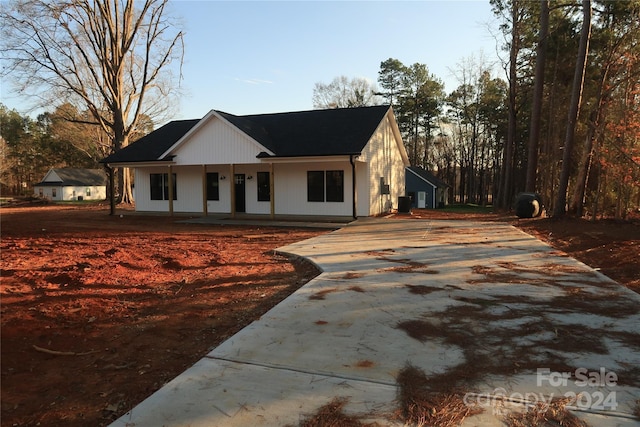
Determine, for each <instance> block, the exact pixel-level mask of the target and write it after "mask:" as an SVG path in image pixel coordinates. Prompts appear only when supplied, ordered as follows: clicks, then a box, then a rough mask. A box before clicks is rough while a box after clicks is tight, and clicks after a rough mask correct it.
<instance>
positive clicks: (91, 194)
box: [33, 168, 107, 200]
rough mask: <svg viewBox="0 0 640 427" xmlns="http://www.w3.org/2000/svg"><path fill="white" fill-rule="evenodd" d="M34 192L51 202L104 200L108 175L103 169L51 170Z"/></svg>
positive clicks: (36, 185) (35, 187)
mask: <svg viewBox="0 0 640 427" xmlns="http://www.w3.org/2000/svg"><path fill="white" fill-rule="evenodd" d="M33 192H34V195H36V196H38V197H41V198H46V199H49V200H104V199H106V198H107V175H106V174H105V172H104V171H103V170H101V169H73V168H60V169H51V170H49V172H47V174H46V175H45V176H44V178H42V181H41V182H39V183H37V184H35V185H34V186H33Z"/></svg>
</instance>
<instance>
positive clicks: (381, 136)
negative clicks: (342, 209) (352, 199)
mask: <svg viewBox="0 0 640 427" xmlns="http://www.w3.org/2000/svg"><path fill="white" fill-rule="evenodd" d="M399 144H402V141H398V140H397V138H396V135H395V133H394V132H393V128H392V126H391V123H390V121H389V115H386V116H385V118H384V119H383V120H382V122H380V125H379V126H378V128H377V129H376V131H375V132H374V134H373V135H372V137H371V139H370V140H369V143H368V144H367V145H366V146H365V149H364V150H363V152H362V155H361V156H360V159H359V160H361V161H364V162H365V163H367V164H368V168H367V175H368V176H367V178H366V179H367V181H366V182H368V183H369V186H370V188H369V189H368V193H367V194H362V193H360V192H359V193H358V197H360V196H363V197H367V199H368V202H369V207H368V212H369V215H377V214H380V213H384V212H389V211H390V210H391V209H393V208H397V206H398V197H400V196H404V195H405V164H404V162H403V159H402V154H401V151H400V147H399ZM381 177H384V180H385V183H386V184H389V194H384V195H383V194H382V189H381V186H380V178H381ZM358 204H360V203H358Z"/></svg>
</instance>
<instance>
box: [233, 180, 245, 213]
mask: <svg viewBox="0 0 640 427" xmlns="http://www.w3.org/2000/svg"><path fill="white" fill-rule="evenodd" d="M244 181H245V178H244V174H243V173H237V174H236V175H235V177H234V182H235V190H236V212H246V211H247V208H246V202H245V194H244V193H245V191H244V190H245V182H244Z"/></svg>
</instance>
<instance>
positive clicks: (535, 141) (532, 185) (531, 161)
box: [525, 0, 549, 193]
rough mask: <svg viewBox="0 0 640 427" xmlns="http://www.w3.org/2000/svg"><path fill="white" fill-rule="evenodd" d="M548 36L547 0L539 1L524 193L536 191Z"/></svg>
mask: <svg viewBox="0 0 640 427" xmlns="http://www.w3.org/2000/svg"><path fill="white" fill-rule="evenodd" d="M548 34H549V0H541V1H540V34H539V36H538V47H537V49H536V54H537V55H536V72H535V85H534V88H533V105H532V108H531V110H532V111H531V129H530V132H531V133H530V134H529V147H528V153H527V181H526V184H525V191H527V192H531V193H533V192H535V191H536V190H537V185H536V180H537V176H538V150H539V148H538V147H539V140H540V119H541V116H542V96H543V89H544V66H545V63H546V61H547V37H548Z"/></svg>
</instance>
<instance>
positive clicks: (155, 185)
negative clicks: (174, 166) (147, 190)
mask: <svg viewBox="0 0 640 427" xmlns="http://www.w3.org/2000/svg"><path fill="white" fill-rule="evenodd" d="M149 178H150V181H151V200H169V174H168V173H152V174H151V175H149ZM171 178H173V200H178V195H177V192H176V174H175V173H173V174H171Z"/></svg>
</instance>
